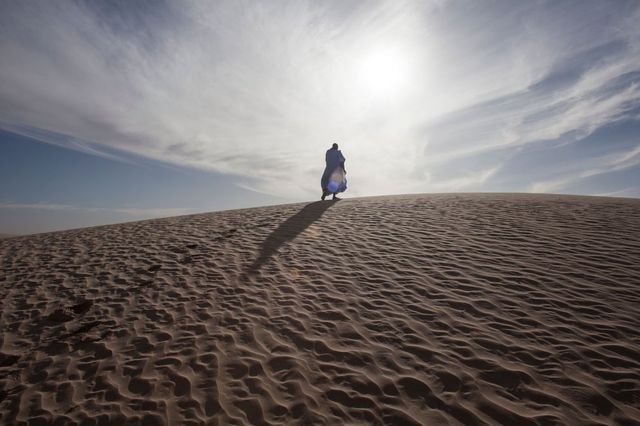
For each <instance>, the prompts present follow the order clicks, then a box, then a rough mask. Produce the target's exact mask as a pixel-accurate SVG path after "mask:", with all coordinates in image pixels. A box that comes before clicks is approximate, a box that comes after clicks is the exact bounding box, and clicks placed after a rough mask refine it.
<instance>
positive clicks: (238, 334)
mask: <svg viewBox="0 0 640 426" xmlns="http://www.w3.org/2000/svg"><path fill="white" fill-rule="evenodd" d="M639 265H640V202H639V201H638V200H624V199H614V198H590V197H570V196H538V195H500V194H484V195H483V194H477V195H465V194H459V195H425V196H398V197H380V198H367V199H358V200H344V201H340V202H336V203H334V202H329V201H327V202H324V203H321V202H318V203H311V204H295V205H286V206H274V207H264V208H258V209H246V210H236V211H229V212H222V213H213V214H201V215H193V216H184V217H176V218H167V219H160V220H151V221H144V222H136V223H128V224H121V225H113V226H104V227H97V228H88V229H81V230H73V231H66V232H58V233H49V234H40V235H35V236H28V237H18V238H11V239H4V240H1V241H0V268H1V269H0V270H1V273H0V296H1V298H0V304H1V306H2V316H1V318H0V325H1V328H2V334H1V340H0V389H1V391H0V400H1V402H0V423H3V424H20V423H25V424H26V423H27V422H29V424H31V423H32V424H47V423H50V422H54V421H55V422H57V424H71V423H82V424H123V423H126V422H130V423H132V424H136V423H138V424H144V425H156V424H221V425H222V424H256V425H257V424H283V423H286V424H300V425H309V424H345V423H351V424H388V425H410V424H424V425H432V424H467V425H475V424H478V425H480V424H497V423H502V424H518V425H528V424H532V425H534V424H545V425H546V424H640V328H639V327H638V324H640V293H639V291H638V290H639V289H640V266H639Z"/></svg>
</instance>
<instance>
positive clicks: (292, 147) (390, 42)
mask: <svg viewBox="0 0 640 426" xmlns="http://www.w3.org/2000/svg"><path fill="white" fill-rule="evenodd" d="M637 22H640V3H639V2H637V1H624V0H616V1H609V2H607V1H584V0H581V1H542V0H541V1H528V2H521V1H447V0H438V1H401V0H394V1H370V2H369V1H368V2H363V1H344V0H342V1H323V2H316V1H286V2H285V1H269V2H258V1H255V2H239V1H221V2H204V1H202V2H198V1H185V2H162V1H137V2H124V1H110V2H97V1H57V2H44V1H21V2H2V3H0V59H1V60H0V82H1V83H2V84H0V166H1V167H0V233H30V232H41V231H46V230H54V229H66V228H73V227H81V226H89V225H97V224H103V223H114V222H120V221H128V220H136V219H142V218H151V217H162V216H168V215H174V214H188V213H194V212H200V211H210V210H219V209H228V208H238V207H248V206H256V205H264V204H274V203H283V202H292V201H305V200H312V199H316V198H318V195H319V178H320V175H321V173H322V169H323V166H324V165H323V156H324V151H325V150H326V149H327V148H328V147H329V146H330V144H331V143H332V142H334V141H337V142H339V143H340V145H341V148H342V150H343V153H344V154H345V157H346V158H347V170H348V172H349V175H348V178H349V182H350V187H349V190H348V192H347V194H345V195H347V196H366V195H379V194H396V193H422V192H449V191H464V192H470V191H509V192H553V193H572V194H590V195H613V196H628V197H640V183H639V182H640V136H638V135H640V132H639V130H640V123H639V119H640V86H639V84H640V29H639V28H640V26H639V25H637Z"/></svg>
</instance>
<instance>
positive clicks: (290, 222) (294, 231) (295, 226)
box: [246, 201, 335, 275]
mask: <svg viewBox="0 0 640 426" xmlns="http://www.w3.org/2000/svg"><path fill="white" fill-rule="evenodd" d="M334 204H335V201H316V202H314V203H311V204H307V205H306V206H304V207H303V208H302V210H300V211H299V212H298V213H296V214H294V215H293V216H291V217H290V218H289V219H287V220H285V221H284V222H282V223H281V224H280V226H278V227H277V228H276V229H275V230H274V231H273V232H272V233H271V234H270V235H269V236H268V237H267V238H266V239H265V240H264V242H263V243H262V247H260V254H259V255H258V258H257V259H256V260H255V261H254V262H253V263H252V264H251V266H249V268H248V269H247V271H246V273H247V274H249V275H252V274H255V273H256V272H258V270H260V268H261V267H262V266H263V265H264V264H265V263H267V262H268V261H269V259H271V257H272V256H273V255H274V254H275V253H276V252H277V251H278V249H279V248H280V247H281V246H282V245H283V244H284V243H286V242H288V241H291V240H293V239H294V238H295V237H297V236H298V234H300V233H301V232H303V231H304V230H305V229H307V228H308V227H309V225H311V224H312V223H313V222H315V221H316V220H318V219H320V216H322V214H323V213H324V212H325V211H326V210H327V209H328V208H329V207H331V206H333V205H334Z"/></svg>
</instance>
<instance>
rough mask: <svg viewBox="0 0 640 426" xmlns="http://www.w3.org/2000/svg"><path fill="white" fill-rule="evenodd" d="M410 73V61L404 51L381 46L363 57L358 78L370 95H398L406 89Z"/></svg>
mask: <svg viewBox="0 0 640 426" xmlns="http://www.w3.org/2000/svg"><path fill="white" fill-rule="evenodd" d="M408 74H409V67H408V61H407V58H406V57H405V55H404V54H402V52H400V51H397V50H394V49H391V48H380V49H375V50H372V51H370V52H369V53H367V54H366V55H365V56H364V57H363V59H362V62H361V64H360V69H359V72H358V77H357V78H358V79H359V84H360V85H361V86H362V88H363V89H364V90H365V91H366V92H367V93H369V94H370V95H374V96H384V97H387V96H392V95H398V94H400V93H401V92H403V91H404V90H405V89H406V86H407V83H408V80H409V75H408Z"/></svg>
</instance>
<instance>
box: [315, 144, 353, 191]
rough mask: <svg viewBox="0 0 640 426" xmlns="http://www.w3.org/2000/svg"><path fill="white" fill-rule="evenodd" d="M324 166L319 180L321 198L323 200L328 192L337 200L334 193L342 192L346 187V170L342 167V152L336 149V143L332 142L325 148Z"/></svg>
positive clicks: (343, 160) (343, 159)
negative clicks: (329, 146)
mask: <svg viewBox="0 0 640 426" xmlns="http://www.w3.org/2000/svg"><path fill="white" fill-rule="evenodd" d="M325 161H326V164H327V165H326V167H325V168H324V173H323V174H322V179H321V180H320V186H321V187H322V197H320V199H321V200H323V201H324V199H325V197H326V196H327V195H329V194H333V199H334V200H339V199H340V198H338V197H336V194H337V193H339V192H344V191H345V190H346V189H347V178H346V176H345V175H346V174H347V171H346V170H345V169H344V162H345V158H344V156H343V155H342V152H340V150H339V149H338V144H337V143H334V144H333V146H332V147H331V148H330V149H328V150H327V154H326V155H325Z"/></svg>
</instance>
